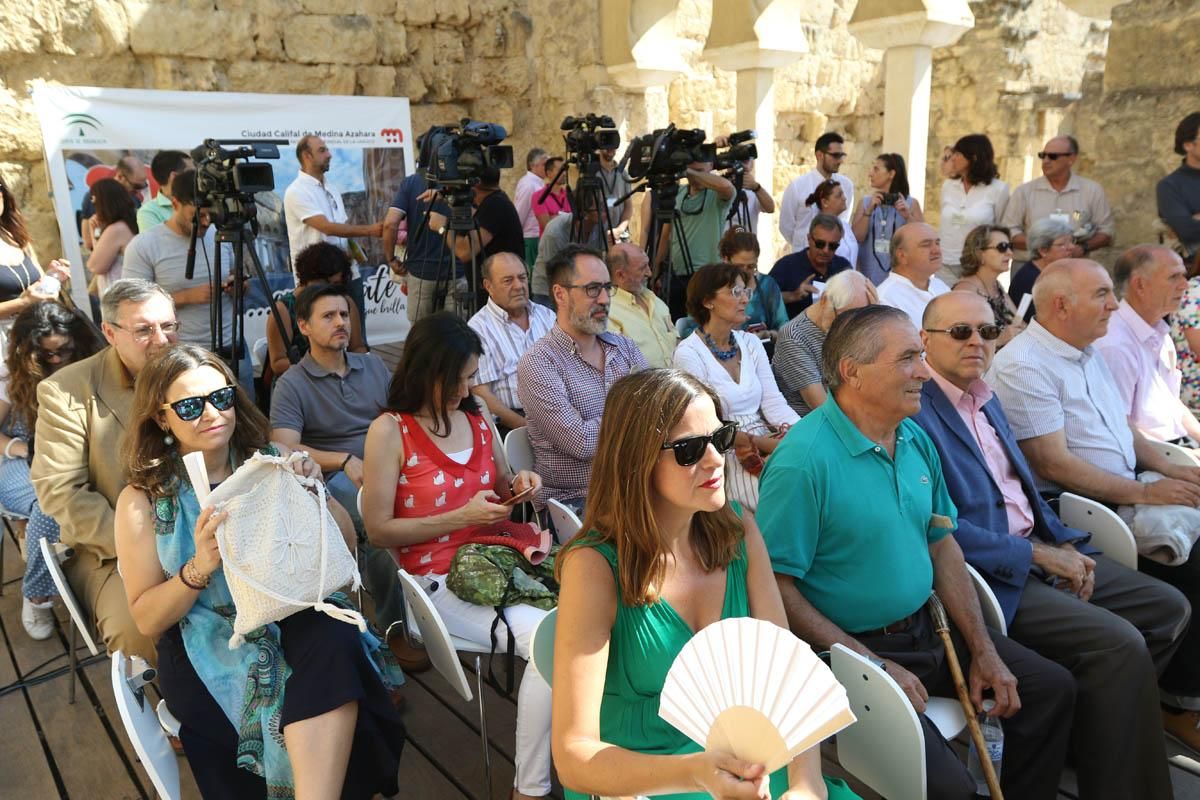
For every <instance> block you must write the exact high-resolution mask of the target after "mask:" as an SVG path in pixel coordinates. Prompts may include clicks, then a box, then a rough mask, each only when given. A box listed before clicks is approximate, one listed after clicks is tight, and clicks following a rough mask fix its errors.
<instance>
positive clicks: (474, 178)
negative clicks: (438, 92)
mask: <svg viewBox="0 0 1200 800" xmlns="http://www.w3.org/2000/svg"><path fill="white" fill-rule="evenodd" d="M507 136H508V131H506V130H504V127H503V126H501V125H496V124H494V123H491V122H476V121H474V120H470V119H464V120H463V121H462V123H461V124H459V125H434V126H433V127H431V128H430V129H429V130H428V131H426V132H425V134H424V135H423V136H422V137H421V152H420V154H419V156H418V162H419V164H420V167H421V174H422V175H423V176H424V178H425V180H427V181H429V183H430V184H431V185H432V186H433V187H434V188H436V189H437V190H438V191H439V192H440V193H441V194H442V195H443V196H444V197H446V198H447V201H450V200H451V199H452V198H456V197H458V198H461V197H463V196H466V190H467V189H470V187H472V186H474V185H475V184H477V183H479V180H480V178H482V177H483V176H484V175H486V174H487V172H488V171H491V170H501V169H509V168H511V167H512V165H513V150H512V147H510V146H508V145H501V144H500V142H502V141H504V139H505V137H507Z"/></svg>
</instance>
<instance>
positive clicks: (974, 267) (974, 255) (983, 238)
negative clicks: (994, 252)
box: [962, 225, 1012, 278]
mask: <svg viewBox="0 0 1200 800" xmlns="http://www.w3.org/2000/svg"><path fill="white" fill-rule="evenodd" d="M993 233H1002V234H1004V238H1005V240H1006V241H1011V238H1012V235H1011V234H1010V233H1009V232H1008V228H1002V227H1001V226H999V225H977V226H976V227H974V228H972V229H971V232H970V233H968V234H967V238H966V239H964V240H963V249H962V275H963V277H964V278H966V277H968V276H970V275H974V274H975V273H977V272H979V268H980V267H981V266H983V251H984V250H986V249H987V248H988V244H989V243H990V242H991V239H992V234H993Z"/></svg>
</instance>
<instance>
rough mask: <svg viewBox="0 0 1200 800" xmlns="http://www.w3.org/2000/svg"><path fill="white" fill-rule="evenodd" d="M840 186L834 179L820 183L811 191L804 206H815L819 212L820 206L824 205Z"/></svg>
mask: <svg viewBox="0 0 1200 800" xmlns="http://www.w3.org/2000/svg"><path fill="white" fill-rule="evenodd" d="M839 186H841V184H840V183H838V182H837V180H836V179H835V178H830V179H829V180H827V181H821V182H820V183H818V184H817V188H815V189H813V191H812V194H810V195H809V196H808V197H807V198H806V199H805V201H804V205H806V206H816V207H817V211H820V210H821V204H822V203H824V202H825V201H826V200H828V199H829V197H830V196H831V195H832V194H833V192H834V190H835V189H837V188H838V187H839Z"/></svg>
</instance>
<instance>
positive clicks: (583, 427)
mask: <svg viewBox="0 0 1200 800" xmlns="http://www.w3.org/2000/svg"><path fill="white" fill-rule="evenodd" d="M546 271H547V273H548V275H549V278H550V293H551V297H553V298H554V304H555V307H556V308H557V318H556V320H555V323H554V327H553V328H551V329H550V332H549V333H547V334H546V335H545V336H544V337H542V338H541V339H540V340H538V341H537V342H535V343H534V344H533V346H532V347H530V348H529V350H528V352H526V353H525V356H524V358H522V359H521V363H520V365H519V366H518V367H517V396H518V397H519V398H520V400H521V405H522V406H523V407H524V409H525V418H526V419H527V420H528V428H529V439H530V442H531V443H532V445H533V468H534V471H536V472H537V473H538V474H539V475H541V476H542V489H541V491H540V492H539V494H538V496H537V498H536V499H535V505H536V506H537V507H538V509H539V510H540V509H541V508H542V507H544V506H545V504H546V500H547V499H548V498H554V499H555V500H558V501H560V502H562V503H564V504H566V505H568V506H570V507H571V508H572V509H573V510H575V511H576V512H578V511H579V510H580V509H582V508H583V501H584V498H585V497H586V495H587V486H588V479H589V478H590V477H591V473H592V456H593V455H594V454H595V452H596V441H597V440H598V439H599V436H600V415H601V414H602V413H603V411H604V399H605V397H607V395H608V389H609V387H610V386H612V385H613V384H614V383H616V382H617V381H618V380H620V379H621V378H623V377H625V376H626V375H628V374H629V373H631V372H637V371H638V370H643V369H646V366H647V365H646V359H645V358H643V357H642V353H641V351H640V350H639V349H638V346H637V345H636V344H634V342H633V340H632V339H629V338H627V337H625V336H621V335H619V334H615V333H609V332H608V331H607V328H608V307H609V303H610V299H611V296H612V290H613V284H612V281H611V279H610V278H609V275H608V267H606V266H605V265H604V257H603V256H602V255H601V254H600V253H599V252H597V251H595V250H592V249H591V248H588V247H583V246H582V245H575V244H572V245H568V246H566V247H564V248H563V249H562V250H560V251H559V252H558V254H556V255H555V256H554V258H553V259H551V260H550V262H549V263H548V264H547V265H546Z"/></svg>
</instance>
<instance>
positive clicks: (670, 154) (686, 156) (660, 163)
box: [621, 123, 716, 183]
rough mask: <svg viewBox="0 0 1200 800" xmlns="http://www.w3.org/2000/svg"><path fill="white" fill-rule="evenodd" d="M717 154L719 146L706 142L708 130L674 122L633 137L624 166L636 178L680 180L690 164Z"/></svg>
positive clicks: (709, 160) (623, 160)
mask: <svg viewBox="0 0 1200 800" xmlns="http://www.w3.org/2000/svg"><path fill="white" fill-rule="evenodd" d="M715 158H716V147H715V146H714V145H712V144H705V143H704V131H702V130H701V129H699V128H692V129H681V128H676V127H675V125H674V123H672V124H670V125H668V126H667V127H665V128H659V129H658V130H656V131H654V132H653V133H647V134H643V135H641V136H637V137H634V138H633V139H632V140H630V142H629V147H628V149H626V151H625V157H624V158H623V159H622V163H621V166H622V168H623V169H625V170H626V171H627V172H628V173H629V177H631V178H633V179H634V180H635V181H637V180H641V179H642V178H645V179H647V180H648V181H650V182H651V183H655V182H662V181H678V180H679V179H680V178H682V177H684V175H686V174H687V168H688V165H689V164H691V163H693V162H696V161H706V162H711V161H713V160H714V159H715Z"/></svg>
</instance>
